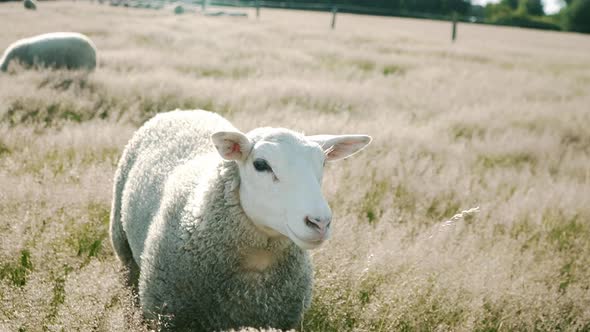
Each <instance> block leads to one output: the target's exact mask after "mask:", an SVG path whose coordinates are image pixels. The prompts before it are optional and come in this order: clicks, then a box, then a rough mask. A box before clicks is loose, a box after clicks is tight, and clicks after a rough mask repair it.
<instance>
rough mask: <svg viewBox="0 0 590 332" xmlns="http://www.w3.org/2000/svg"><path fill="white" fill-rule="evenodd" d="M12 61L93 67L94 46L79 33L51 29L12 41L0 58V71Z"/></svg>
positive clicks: (29, 64)
mask: <svg viewBox="0 0 590 332" xmlns="http://www.w3.org/2000/svg"><path fill="white" fill-rule="evenodd" d="M13 60H18V61H20V62H21V64H23V65H24V66H26V67H30V66H34V65H40V66H46V67H53V68H67V69H87V70H93V69H94V68H96V47H95V46H94V44H93V43H92V41H91V40H90V39H89V38H88V37H86V36H84V35H82V34H80V33H75V32H53V33H47V34H42V35H38V36H34V37H30V38H25V39H21V40H18V41H16V42H14V43H13V44H12V45H10V46H9V47H8V48H7V49H6V51H5V52H4V55H3V56H2V59H0V70H1V71H6V70H7V69H8V66H9V64H10V62H11V61H13Z"/></svg>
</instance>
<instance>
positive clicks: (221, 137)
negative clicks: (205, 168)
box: [211, 131, 252, 161]
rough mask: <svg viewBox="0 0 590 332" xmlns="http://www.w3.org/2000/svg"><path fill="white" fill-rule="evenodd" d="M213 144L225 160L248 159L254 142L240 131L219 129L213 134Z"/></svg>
mask: <svg viewBox="0 0 590 332" xmlns="http://www.w3.org/2000/svg"><path fill="white" fill-rule="evenodd" d="M211 140H212V141H213V145H215V148H216V149H217V152H219V155H220V156H221V158H223V159H225V160H240V161H242V160H246V158H248V155H249V154H250V150H251V149H252V143H250V140H249V139H248V137H246V135H244V134H242V133H241V132H239V131H218V132H216V133H214V134H213V135H211Z"/></svg>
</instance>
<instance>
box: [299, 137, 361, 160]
mask: <svg viewBox="0 0 590 332" xmlns="http://www.w3.org/2000/svg"><path fill="white" fill-rule="evenodd" d="M307 139H309V140H311V141H314V142H316V143H318V144H319V145H320V146H321V147H322V149H323V150H324V153H326V160H327V161H335V160H340V159H343V158H346V157H350V156H352V155H353V154H355V153H357V152H359V151H361V150H362V149H364V148H365V147H366V146H367V145H369V143H371V140H372V138H371V136H367V135H315V136H307Z"/></svg>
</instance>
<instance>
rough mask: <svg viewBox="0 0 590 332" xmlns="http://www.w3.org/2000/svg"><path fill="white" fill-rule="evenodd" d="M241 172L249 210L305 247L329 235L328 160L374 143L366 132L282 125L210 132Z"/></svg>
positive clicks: (273, 231) (271, 230)
mask: <svg viewBox="0 0 590 332" xmlns="http://www.w3.org/2000/svg"><path fill="white" fill-rule="evenodd" d="M211 138H212V140H213V143H214V145H215V147H216V148H217V151H218V152H219V154H220V155H221V157H222V158H224V159H226V160H235V161H236V163H237V165H238V168H239V171H240V189H239V190H240V202H241V204H242V208H243V209H244V211H245V212H246V215H248V217H249V218H250V219H251V220H252V221H253V222H254V223H255V224H256V225H257V226H258V227H259V228H261V229H262V230H263V231H265V232H266V233H267V234H269V235H270V236H280V235H281V234H282V235H284V236H287V237H289V238H290V239H291V240H292V241H293V242H295V244H297V245H298V246H300V247H301V248H304V249H313V248H316V247H318V246H319V245H321V244H322V243H323V242H324V241H325V240H326V239H327V238H328V237H329V236H330V229H331V227H330V223H331V221H332V211H331V210H330V207H329V206H328V203H327V202H326V199H325V198H324V196H323V194H322V191H321V184H322V175H323V170H324V165H325V163H326V161H335V160H340V159H343V158H346V157H348V156H351V155H353V154H355V153H356V152H358V151H360V150H362V149H363V148H364V147H365V146H367V144H369V143H370V142H371V137H369V136H366V135H318V136H303V135H301V134H298V133H296V132H293V131H290V130H287V129H281V128H258V129H255V130H253V131H251V132H249V133H248V134H243V133H241V132H239V131H230V132H228V131H224V132H217V133H215V134H213V135H212V136H211Z"/></svg>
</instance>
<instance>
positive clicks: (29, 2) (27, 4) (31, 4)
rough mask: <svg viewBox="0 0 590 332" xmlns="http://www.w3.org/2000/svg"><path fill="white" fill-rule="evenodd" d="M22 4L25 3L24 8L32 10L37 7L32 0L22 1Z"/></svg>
mask: <svg viewBox="0 0 590 332" xmlns="http://www.w3.org/2000/svg"><path fill="white" fill-rule="evenodd" d="M23 4H24V5H25V8H26V9H32V10H35V9H37V4H36V3H35V1H34V0H25V1H23Z"/></svg>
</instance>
